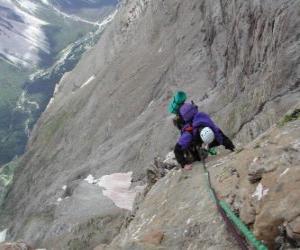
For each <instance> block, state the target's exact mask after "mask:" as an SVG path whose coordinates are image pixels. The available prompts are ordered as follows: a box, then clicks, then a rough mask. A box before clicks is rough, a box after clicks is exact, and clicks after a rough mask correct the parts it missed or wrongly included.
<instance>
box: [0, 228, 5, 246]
mask: <svg viewBox="0 0 300 250" xmlns="http://www.w3.org/2000/svg"><path fill="white" fill-rule="evenodd" d="M6 233H7V229H5V230H3V231H2V232H0V243H1V242H4V241H5V238H6Z"/></svg>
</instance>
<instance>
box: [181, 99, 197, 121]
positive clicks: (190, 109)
mask: <svg viewBox="0 0 300 250" xmlns="http://www.w3.org/2000/svg"><path fill="white" fill-rule="evenodd" d="M197 113H198V107H197V106H196V105H194V104H193V103H185V104H183V105H182V106H181V107H180V108H179V116H180V117H181V119H182V120H183V121H184V122H185V123H189V122H192V121H193V118H194V116H195V115H196V114H197Z"/></svg>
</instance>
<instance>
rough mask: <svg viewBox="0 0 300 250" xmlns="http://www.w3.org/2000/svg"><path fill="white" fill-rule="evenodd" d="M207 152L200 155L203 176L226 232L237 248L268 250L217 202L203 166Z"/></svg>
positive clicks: (226, 206)
mask: <svg viewBox="0 0 300 250" xmlns="http://www.w3.org/2000/svg"><path fill="white" fill-rule="evenodd" d="M204 154H205V155H207V152H204V153H202V155H201V153H200V158H201V161H202V164H203V168H204V171H205V175H206V177H207V183H208V187H209V192H210V195H211V198H212V200H213V201H214V202H215V203H216V206H217V209H218V211H219V213H220V214H221V216H222V218H223V220H224V222H225V224H226V227H227V229H228V231H229V232H230V233H231V234H232V235H233V237H234V238H235V239H236V241H237V242H238V244H239V246H240V247H241V249H243V250H248V249H249V244H250V245H251V246H252V247H254V248H255V249H256V250H268V248H267V246H266V245H264V244H263V243H262V242H261V241H259V240H257V239H256V238H255V236H254V234H253V233H252V232H251V231H250V230H249V229H248V228H247V226H246V225H245V224H244V223H243V222H242V221H241V220H240V219H239V218H238V216H236V214H235V213H234V212H233V211H232V210H231V208H230V206H229V205H228V204H227V203H226V202H225V201H223V200H219V199H218V197H217V195H216V192H215V190H214V188H213V187H212V185H211V179H210V174H209V171H208V170H207V168H206V164H205V158H206V157H205V155H204Z"/></svg>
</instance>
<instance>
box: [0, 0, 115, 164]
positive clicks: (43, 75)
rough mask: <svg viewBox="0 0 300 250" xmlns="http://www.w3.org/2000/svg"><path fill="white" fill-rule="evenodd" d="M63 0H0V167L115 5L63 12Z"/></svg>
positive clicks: (20, 148) (18, 149) (18, 150)
mask: <svg viewBox="0 0 300 250" xmlns="http://www.w3.org/2000/svg"><path fill="white" fill-rule="evenodd" d="M64 2H66V1H58V2H56V1H52V2H50V1H32V0H14V1H13V0H1V1H0V40H1V43H0V72H1V75H0V116H1V120H0V165H2V164H5V163H7V162H9V161H10V160H11V159H13V158H14V157H15V156H16V155H20V154H22V153H23V152H24V147H25V144H26V141H27V137H28V134H29V133H30V130H31V128H32V126H33V125H34V123H35V121H36V120H37V118H38V117H39V115H40V113H41V112H42V111H43V110H44V109H45V107H46V105H47V104H48V102H49V100H50V98H51V97H52V95H53V91H54V85H55V84H56V83H57V82H58V81H59V80H60V78H61V76H62V74H64V73H65V72H67V71H70V70H71V69H73V68H74V66H75V64H76V63H77V61H78V60H79V58H80V56H81V54H82V53H83V51H85V50H86V49H87V48H88V47H90V46H91V45H93V44H95V42H96V41H97V39H98V38H99V36H100V32H101V31H102V29H103V24H104V23H106V22H105V18H107V16H108V15H109V14H111V13H112V12H113V11H114V9H115V8H116V4H117V2H116V1H114V0H111V1H101V0H98V1H93V2H90V3H89V1H88V2H86V1H76V2H75V1H74V2H72V10H73V13H68V12H65V9H64V8H61V9H60V6H61V4H63V3H64ZM66 7H69V8H70V9H69V10H71V6H69V5H67V6H66ZM81 13H84V14H85V16H89V17H94V18H86V17H85V16H82V15H81ZM78 15H80V16H78Z"/></svg>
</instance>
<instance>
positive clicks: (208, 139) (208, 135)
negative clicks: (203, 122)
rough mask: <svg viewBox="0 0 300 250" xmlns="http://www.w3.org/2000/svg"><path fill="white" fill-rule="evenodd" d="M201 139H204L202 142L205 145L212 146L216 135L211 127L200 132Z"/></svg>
mask: <svg viewBox="0 0 300 250" xmlns="http://www.w3.org/2000/svg"><path fill="white" fill-rule="evenodd" d="M200 137H201V139H202V141H203V142H204V143H205V144H207V145H208V144H210V143H212V142H213V141H214V139H215V134H214V131H212V129H211V128H209V127H205V128H203V129H202V130H201V132H200Z"/></svg>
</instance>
